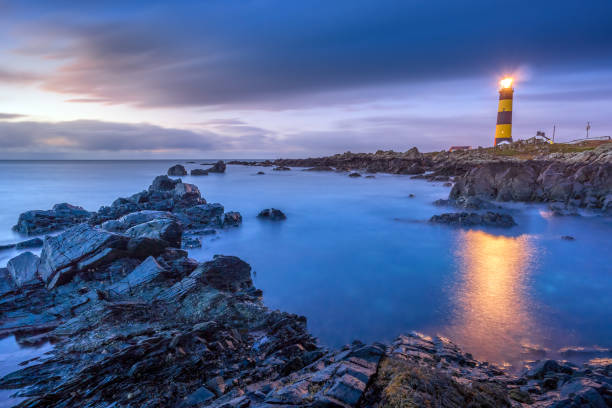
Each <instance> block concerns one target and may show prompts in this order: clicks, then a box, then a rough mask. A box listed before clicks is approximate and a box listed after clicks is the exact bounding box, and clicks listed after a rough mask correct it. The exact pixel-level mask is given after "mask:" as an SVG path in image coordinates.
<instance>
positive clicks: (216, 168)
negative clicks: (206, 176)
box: [206, 160, 226, 173]
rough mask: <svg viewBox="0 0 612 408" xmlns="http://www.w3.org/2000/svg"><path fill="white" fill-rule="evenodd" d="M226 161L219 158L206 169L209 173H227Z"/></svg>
mask: <svg viewBox="0 0 612 408" xmlns="http://www.w3.org/2000/svg"><path fill="white" fill-rule="evenodd" d="M225 168H226V165H225V162H224V161H223V160H219V161H218V162H216V163H215V164H214V165H213V166H212V167H210V168H208V169H206V172H207V173H225Z"/></svg>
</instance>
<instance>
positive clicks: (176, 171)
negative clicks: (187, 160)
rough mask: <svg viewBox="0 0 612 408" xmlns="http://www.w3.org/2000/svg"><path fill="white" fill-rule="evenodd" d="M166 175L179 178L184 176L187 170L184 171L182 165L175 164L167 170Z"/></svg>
mask: <svg viewBox="0 0 612 408" xmlns="http://www.w3.org/2000/svg"><path fill="white" fill-rule="evenodd" d="M168 175H169V176H179V177H180V176H186V175H187V170H185V167H184V166H183V165H181V164H176V165H174V166H172V167H170V168H169V169H168Z"/></svg>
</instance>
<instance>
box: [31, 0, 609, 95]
mask: <svg viewBox="0 0 612 408" xmlns="http://www.w3.org/2000/svg"><path fill="white" fill-rule="evenodd" d="M112 3H113V2H104V3H97V4H95V5H84V6H83V8H82V9H81V11H79V12H77V11H75V10H74V8H73V7H66V8H63V7H62V5H64V4H65V3H64V2H59V3H54V4H56V6H55V9H53V6H48V5H47V6H44V5H39V7H40V10H39V12H40V14H41V19H40V21H39V22H37V27H38V28H36V29H34V28H33V27H29V28H28V29H27V30H26V29H24V31H23V32H24V34H25V35H24V38H25V39H26V40H27V39H30V40H31V41H30V43H27V42H26V44H24V45H23V48H22V49H21V52H24V53H29V54H35V55H41V56H44V57H46V58H55V59H66V61H65V62H64V63H63V64H62V66H61V67H60V68H59V69H58V70H57V71H56V72H55V73H54V74H53V75H51V76H49V77H47V78H46V79H45V81H44V87H45V89H48V90H52V91H54V92H61V93H69V94H78V95H82V97H83V98H87V99H90V98H91V99H94V100H98V99H101V100H104V101H111V102H115V103H131V104H134V105H138V106H227V105H234V106H236V105H245V106H246V105H248V106H249V107H258V106H259V105H257V104H262V106H263V104H265V101H269V100H287V101H289V102H290V103H289V102H286V103H285V104H284V107H291V106H295V105H296V104H298V103H300V100H299V98H297V99H296V97H299V96H301V95H307V94H312V93H316V92H323V91H330V90H345V89H353V88H359V87H363V86H372V85H381V84H394V83H410V82H420V81H436V80H440V79H441V78H445V79H447V78H465V77H473V76H478V75H491V74H492V73H495V74H499V73H501V72H503V71H511V70H513V69H516V68H517V67H519V66H521V65H523V64H529V65H532V66H536V67H545V68H546V67H547V68H554V69H558V70H563V69H566V70H575V69H590V68H594V67H595V68H597V67H608V66H609V64H610V62H611V61H612V24H610V21H609V17H610V15H612V2H610V1H609V0H593V1H589V2H575V1H566V2H562V1H561V2H560V1H558V0H557V1H551V0H546V1H538V2H534V1H526V0H519V1H514V2H512V3H503V2H494V1H490V0H486V1H485V0H479V1H470V2H457V1H451V0H448V1H431V2H408V1H399V0H377V1H366V0H351V1H334V2H330V1H324V0H309V1H301V2H292V1H286V0H268V1H255V0H247V1H240V2H238V1H235V0H229V1H215V0H211V1H208V2H193V3H190V2H182V3H181V4H173V5H172V6H164V5H163V4H161V3H156V2H153V3H144V2H136V3H132V2H129V3H128V2H122V3H115V4H112ZM47 4H48V3H47ZM92 9H93V11H92ZM92 16H95V17H92ZM79 99H81V98H79ZM323 103H325V102H324V101H323Z"/></svg>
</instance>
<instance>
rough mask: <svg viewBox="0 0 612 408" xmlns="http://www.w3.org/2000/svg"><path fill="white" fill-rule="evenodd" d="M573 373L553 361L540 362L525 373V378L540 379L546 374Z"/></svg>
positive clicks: (568, 368)
mask: <svg viewBox="0 0 612 408" xmlns="http://www.w3.org/2000/svg"><path fill="white" fill-rule="evenodd" d="M573 372H574V370H573V369H572V368H571V367H569V366H566V365H561V364H559V363H558V362H556V361H555V360H540V361H538V362H537V363H536V364H535V365H534V366H533V367H532V368H531V369H530V370H528V371H527V372H526V373H525V377H527V378H535V379H542V378H544V376H545V375H546V374H547V373H564V374H572V373H573Z"/></svg>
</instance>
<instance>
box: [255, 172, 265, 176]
mask: <svg viewBox="0 0 612 408" xmlns="http://www.w3.org/2000/svg"><path fill="white" fill-rule="evenodd" d="M256 174H257V175H258V176H263V175H264V174H266V173H264V172H263V171H258V172H257V173H256Z"/></svg>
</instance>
